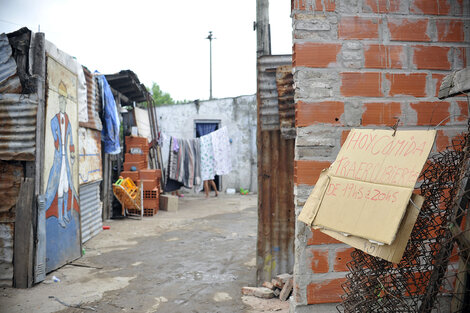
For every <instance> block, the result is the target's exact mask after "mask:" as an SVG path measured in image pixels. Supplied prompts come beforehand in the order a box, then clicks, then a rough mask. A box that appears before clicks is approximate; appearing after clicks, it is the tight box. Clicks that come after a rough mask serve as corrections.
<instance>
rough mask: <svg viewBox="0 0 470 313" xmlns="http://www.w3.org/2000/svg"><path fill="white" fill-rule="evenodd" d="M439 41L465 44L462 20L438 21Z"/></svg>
mask: <svg viewBox="0 0 470 313" xmlns="http://www.w3.org/2000/svg"><path fill="white" fill-rule="evenodd" d="M436 27H437V39H438V40H439V41H443V42H463V41H464V40H465V35H464V25H463V21H462V20H437V21H436Z"/></svg>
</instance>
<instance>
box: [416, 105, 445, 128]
mask: <svg viewBox="0 0 470 313" xmlns="http://www.w3.org/2000/svg"><path fill="white" fill-rule="evenodd" d="M410 106H411V108H412V109H413V110H415V111H416V113H417V115H418V121H417V122H416V125H437V124H439V123H441V125H445V124H447V123H448V122H449V119H446V118H448V117H449V107H450V103H449V102H445V101H439V102H427V101H421V102H414V103H410Z"/></svg>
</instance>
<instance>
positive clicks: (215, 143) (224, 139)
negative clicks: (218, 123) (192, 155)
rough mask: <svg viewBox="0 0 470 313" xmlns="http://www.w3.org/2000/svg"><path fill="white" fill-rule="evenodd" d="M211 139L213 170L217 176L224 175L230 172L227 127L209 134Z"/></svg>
mask: <svg viewBox="0 0 470 313" xmlns="http://www.w3.org/2000/svg"><path fill="white" fill-rule="evenodd" d="M210 136H211V137H212V148H213V151H214V170H215V174H217V175H226V174H228V173H230V171H231V170H232V160H231V158H230V143H229V139H228V132H227V127H222V128H221V129H219V130H217V131H215V132H212V133H210Z"/></svg>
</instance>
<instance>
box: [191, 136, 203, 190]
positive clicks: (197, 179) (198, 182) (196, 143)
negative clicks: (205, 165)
mask: <svg viewBox="0 0 470 313" xmlns="http://www.w3.org/2000/svg"><path fill="white" fill-rule="evenodd" d="M191 143H192V144H193V151H194V187H196V190H197V191H198V190H200V189H199V188H202V179H201V144H200V139H199V138H196V139H192V140H191Z"/></svg>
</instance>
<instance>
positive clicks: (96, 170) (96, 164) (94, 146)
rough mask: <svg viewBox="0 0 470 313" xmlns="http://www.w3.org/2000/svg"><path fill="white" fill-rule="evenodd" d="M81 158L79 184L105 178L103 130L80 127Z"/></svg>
mask: <svg viewBox="0 0 470 313" xmlns="http://www.w3.org/2000/svg"><path fill="white" fill-rule="evenodd" d="M78 137H79V139H78V140H79V146H80V155H79V157H80V159H79V162H78V164H79V165H78V166H79V169H78V171H79V184H80V185H82V184H86V183H90V182H95V181H99V180H102V179H103V166H102V162H101V132H99V131H97V130H93V129H90V128H84V127H80V128H79V130H78Z"/></svg>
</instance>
